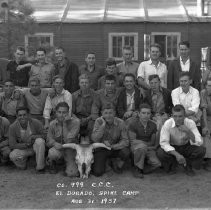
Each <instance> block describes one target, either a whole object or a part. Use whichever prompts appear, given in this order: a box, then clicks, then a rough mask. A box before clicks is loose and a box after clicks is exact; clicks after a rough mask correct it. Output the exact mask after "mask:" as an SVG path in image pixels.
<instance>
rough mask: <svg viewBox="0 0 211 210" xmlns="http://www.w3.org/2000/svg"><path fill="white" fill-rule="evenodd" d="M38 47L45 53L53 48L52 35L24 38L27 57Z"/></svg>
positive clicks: (38, 34)
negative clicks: (44, 50)
mask: <svg viewBox="0 0 211 210" xmlns="http://www.w3.org/2000/svg"><path fill="white" fill-rule="evenodd" d="M38 47H43V48H45V49H46V50H47V51H48V50H49V49H50V48H51V47H53V33H36V34H33V35H26V36H25V49H26V54H27V55H28V56H33V55H34V54H35V50H36V49H37V48H38Z"/></svg>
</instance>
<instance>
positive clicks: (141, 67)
mask: <svg viewBox="0 0 211 210" xmlns="http://www.w3.org/2000/svg"><path fill="white" fill-rule="evenodd" d="M144 69H145V67H144V63H143V62H142V63H141V64H140V65H139V67H138V71H137V78H139V77H141V78H142V79H143V80H144V79H145V71H144Z"/></svg>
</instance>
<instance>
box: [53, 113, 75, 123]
mask: <svg viewBox="0 0 211 210" xmlns="http://www.w3.org/2000/svg"><path fill="white" fill-rule="evenodd" d="M72 119H73V117H72V116H69V115H68V116H67V117H66V118H65V120H64V123H67V122H69V121H71V120H72ZM54 122H55V124H56V125H58V124H59V121H58V120H57V119H55V120H54Z"/></svg>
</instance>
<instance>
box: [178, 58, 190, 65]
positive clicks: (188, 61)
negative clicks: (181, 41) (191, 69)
mask: <svg viewBox="0 0 211 210" xmlns="http://www.w3.org/2000/svg"><path fill="white" fill-rule="evenodd" d="M180 62H181V63H182V64H184V63H183V61H182V57H181V56H180ZM188 63H190V57H188V60H187V61H186V62H185V64H188Z"/></svg>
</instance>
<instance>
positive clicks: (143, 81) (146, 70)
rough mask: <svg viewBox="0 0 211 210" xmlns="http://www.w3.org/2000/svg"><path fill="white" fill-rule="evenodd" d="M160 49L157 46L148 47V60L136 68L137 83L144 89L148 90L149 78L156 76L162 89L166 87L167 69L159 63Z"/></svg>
mask: <svg viewBox="0 0 211 210" xmlns="http://www.w3.org/2000/svg"><path fill="white" fill-rule="evenodd" d="M160 55H161V47H160V45H159V44H152V45H151V46H150V60H148V61H144V62H142V63H141V64H140V65H139V67H138V76H137V77H138V83H139V85H140V86H141V87H142V88H144V89H150V86H149V76H150V75H152V74H157V75H158V76H159V78H160V81H161V86H162V87H165V88H166V87H167V68H166V65H165V64H164V63H161V62H160V61H159V58H160Z"/></svg>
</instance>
